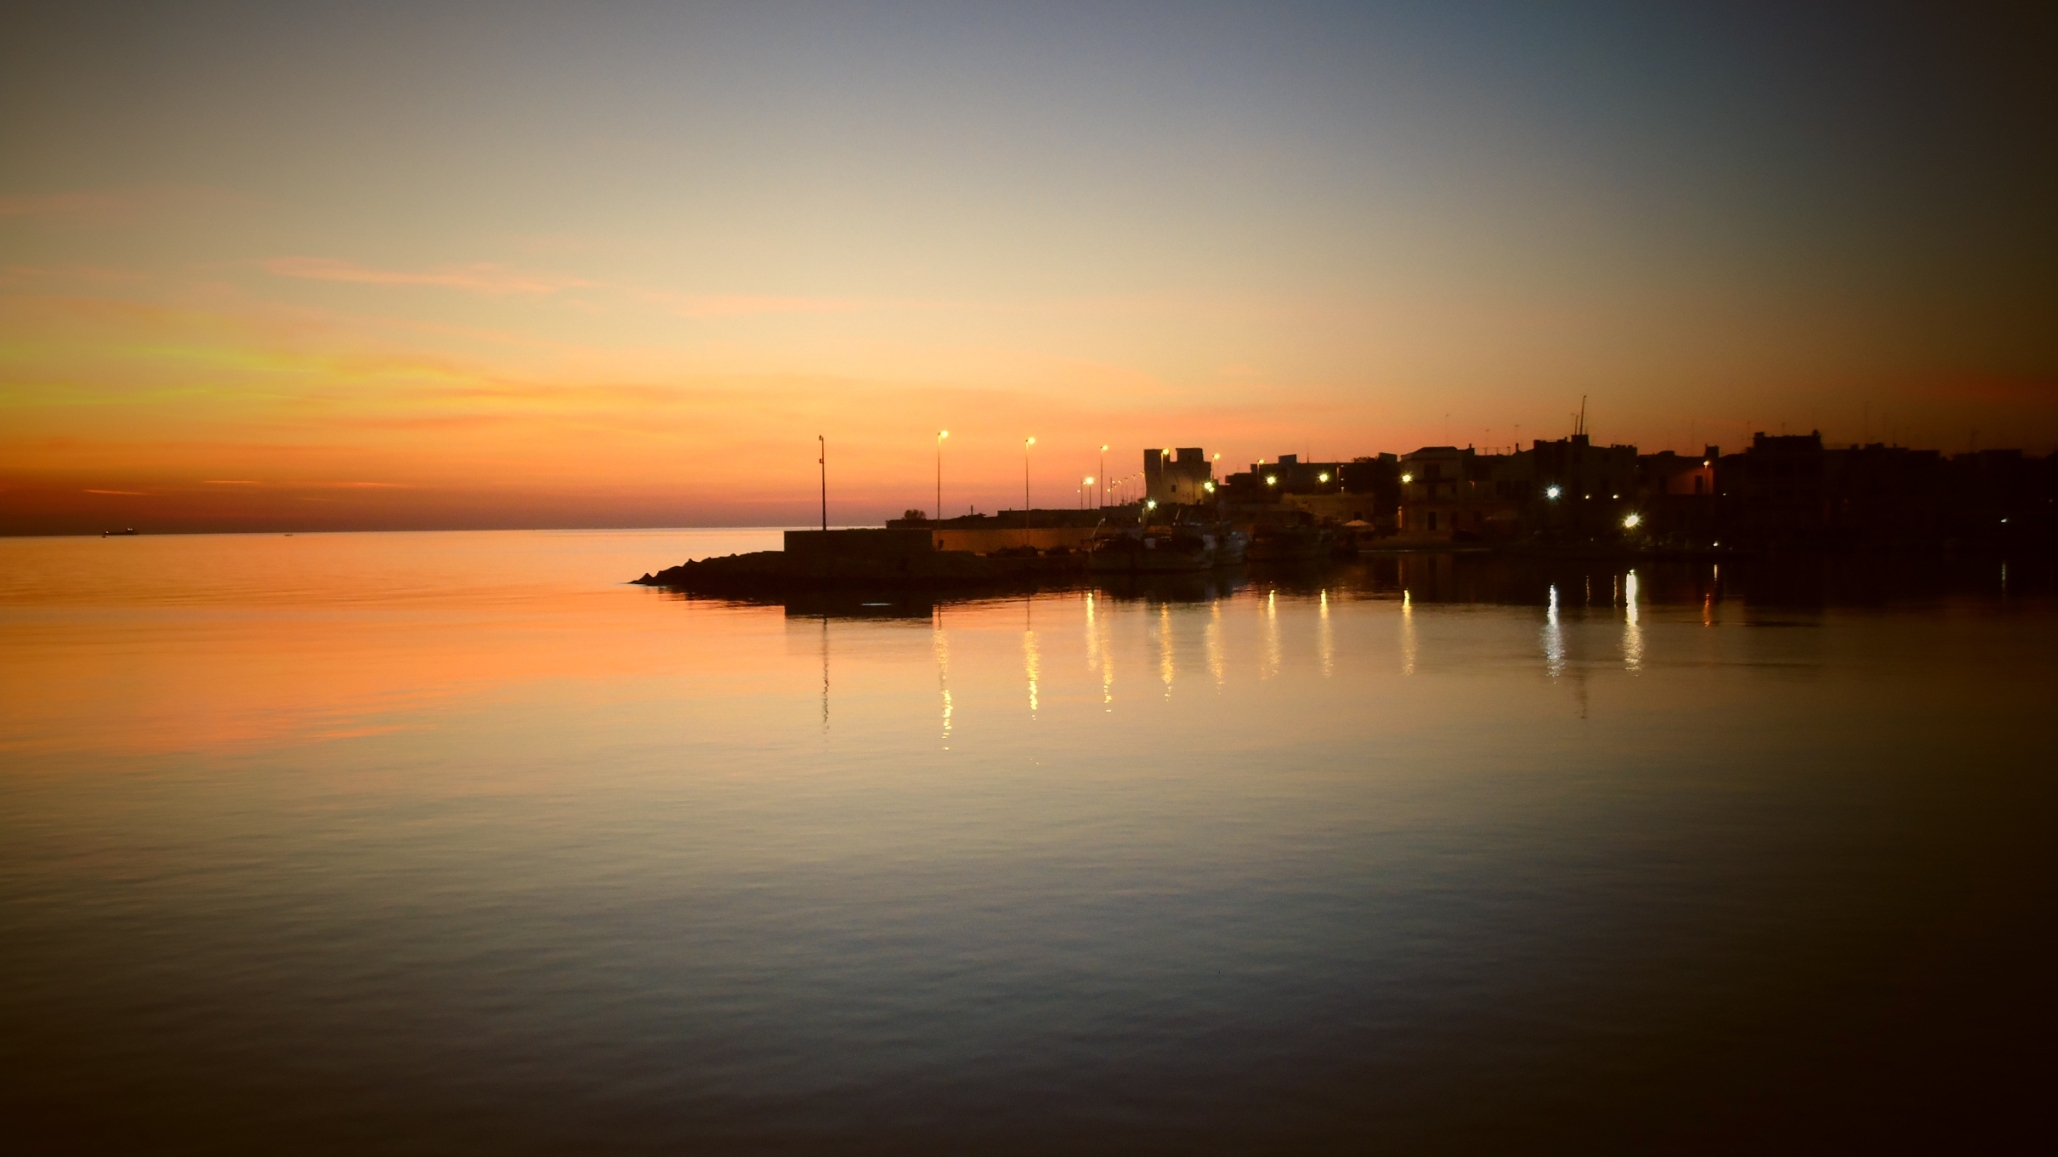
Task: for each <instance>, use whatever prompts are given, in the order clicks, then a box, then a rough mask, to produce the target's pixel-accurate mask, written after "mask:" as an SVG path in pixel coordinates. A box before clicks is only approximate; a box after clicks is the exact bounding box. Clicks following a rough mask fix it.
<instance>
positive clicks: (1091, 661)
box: [1086, 591, 1100, 671]
mask: <svg viewBox="0 0 2058 1157" xmlns="http://www.w3.org/2000/svg"><path fill="white" fill-rule="evenodd" d="M1099 667H1100V624H1099V623H1098V622H1096V621H1095V618H1094V606H1093V592H1092V591H1087V592H1086V669H1087V670H1089V671H1093V670H1098V669H1099Z"/></svg>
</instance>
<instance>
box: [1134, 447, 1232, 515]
mask: <svg viewBox="0 0 2058 1157" xmlns="http://www.w3.org/2000/svg"><path fill="white" fill-rule="evenodd" d="M1214 481H1215V464H1214V463H1212V462H1210V461H1209V460H1208V456H1207V455H1206V454H1205V453H1203V452H1202V450H1201V448H1200V447H1199V446H1181V447H1179V449H1177V450H1176V451H1175V450H1167V449H1152V450H1145V451H1144V452H1143V486H1144V495H1145V497H1148V498H1151V499H1154V500H1155V501H1156V502H1157V503H1158V505H1160V506H1181V505H1191V504H1193V503H1197V502H1211V501H1213V500H1214V497H1215V485H1214Z"/></svg>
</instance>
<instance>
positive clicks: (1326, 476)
mask: <svg viewBox="0 0 2058 1157" xmlns="http://www.w3.org/2000/svg"><path fill="white" fill-rule="evenodd" d="M1315 481H1317V482H1327V481H1329V471H1327V470H1324V471H1323V472H1322V473H1320V474H1317V475H1315Z"/></svg>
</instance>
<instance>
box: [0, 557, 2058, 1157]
mask: <svg viewBox="0 0 2058 1157" xmlns="http://www.w3.org/2000/svg"><path fill="white" fill-rule="evenodd" d="M775 540H776V536H775V534H774V533H773V532H769V531H644V532H591V533H585V532H582V533H570V532H567V533H460V534H391V535H376V534H367V535H302V536H295V537H283V536H281V537H269V536H220V537H216V536H194V537H165V538H148V537H145V538H135V539H108V540H100V539H17V540H0V662H4V668H0V692H4V694H0V1066H4V1082H0V1107H4V1108H5V1110H6V1112H7V1114H8V1116H9V1119H10V1120H11V1121H13V1122H14V1123H15V1127H16V1129H17V1136H20V1137H27V1138H33V1139H34V1145H35V1146H36V1151H49V1152H65V1151H97V1150H101V1149H105V1148H116V1149H127V1150H132V1151H139V1152H170V1151H193V1152H310V1151H317V1152H320V1151H329V1152H362V1151H367V1150H376V1151H381V1152H465V1151H490V1152H538V1151H549V1152H626V1151H645V1150H648V1151H666V1152H725V1151H759V1150H773V1151H811V1152H850V1151H854V1150H878V1151H894V1152H910V1151H930V1150H936V1149H947V1150H958V1151H981V1152H984V1151H1002V1150H1019V1151H1037V1152H1047V1151H1052V1150H1059V1149H1062V1150H1068V1151H1078V1150H1090V1151H1109V1152H1114V1151H1120V1152H1135V1151H1139V1150H1166V1151H1191V1150H1217V1151H1238V1152H1243V1151H1252V1150H1258V1149H1302V1150H1310V1149H1322V1148H1328V1147H1335V1148H1339V1149H1344V1150H1348V1151H1356V1152H1363V1151H1374V1152H1378V1151H1393V1152H1423V1151H1453V1152H1458V1151H1477V1150H1480V1149H1482V1148H1484V1149H1489V1150H1501V1151H1525V1150H1526V1151H1535V1150H1542V1149H1551V1150H1556V1149H1565V1150H1571V1149H1578V1150H1581V1151H1595V1150H1647V1149H1661V1150H1668V1151H1677V1150H1687V1149H1707V1150H1712V1151H1736V1150H1738V1149H1756V1150H1764V1149H1778V1150H1804V1149H1805V1150H1807V1151H1811V1152H1819V1151H1843V1150H1845V1149H1849V1148H1851V1147H1853V1146H1856V1145H1859V1144H1860V1143H1863V1144H1867V1145H1871V1144H1874V1143H1876V1142H1878V1141H1882V1140H1891V1141H1904V1142H1909V1143H1921V1144H1924V1145H1942V1146H1943V1147H1944V1148H1946V1149H1948V1148H1952V1147H1954V1146H1955V1145H1962V1144H1964V1143H1966V1142H1967V1141H1968V1140H1969V1139H1973V1138H1978V1139H1989V1138H1994V1137H1999V1136H2002V1135H2003V1134H2005V1133H2013V1132H2015V1131H2018V1130H2024V1129H2029V1130H2034V1129H2038V1128H2048V1126H2042V1125H2041V1124H2040V1122H2039V1114H2040V1112H2041V1110H2038V1109H2036V1106H2037V1105H2039V1104H2040V1103H2041V1100H2042V1098H2043V1097H2045V1096H2046V1095H2047V1091H2046V1088H2045V1084H2044V1080H2043V1078H2044V1076H2045V1075H2046V1074H2047V1071H2048V1069H2049V1067H2050V1066H2051V1064H2052V1061H2053V1057H2052V1047H2051V1045H2050V1044H2049V1043H2048V1042H2049V1041H2050V1040H2051V1039H2052V1037H2051V1036H2050V1035H2049V1034H2050V1030H2051V1028H2052V1027H2053V1017H2052V1015H2051V1000H2050V997H2049V996H2048V995H2047V992H2046V987H2047V983H2048V978H2049V976H2050V975H2051V970H2052V967H2053V965H2054V964H2058V954H2054V952H2053V951H2052V938H2051V933H2050V931H2049V930H2048V928H2047V925H2048V924H2049V915H2050V912H2051V911H2053V910H2058V904H2054V903H2053V901H2054V900H2058V896H2054V894H2053V887H2052V881H2053V879H2054V878H2058V873H2054V871H2053V868H2054V867H2058V864H2054V860H2058V854H2054V851H2053V847H2054V841H2053V840H2052V837H2051V835H2050V821H2051V820H2052V818H2053V811H2052V806H2051V805H2052V800H2053V792H2052V790H2051V786H2052V778H2053V776H2054V774H2058V773H2054V770H2053V769H2054V768H2058V726H2054V725H2053V722H2052V720H2053V718H2054V717H2058V716H2054V712H2053V709H2052V706H2051V704H2052V701H2053V691H2054V678H2053V675H2054V671H2058V667H2054V647H2058V615H2054V603H2053V598H2052V594H2053V590H2054V578H2053V574H2052V568H2051V564H2050V563H2049V562H2048V561H2043V562H2029V561H2016V562H2011V563H2007V564H2004V563H2002V562H2001V561H1999V560H1963V561H1959V562H1952V563H1948V564H1947V563H1921V564H1918V563H1911V562H1907V561H1905V560H1903V561H1878V560H1874V561H1872V562H1863V561H1858V562H1852V561H1845V562H1841V563H1835V564H1831V563H1824V562H1811V563H1792V564H1782V565H1778V566H1775V565H1773V564H1770V563H1758V564H1755V565H1746V564H1745V563H1742V562H1732V563H1724V564H1723V565H1722V566H1721V567H1720V568H1718V567H1716V566H1714V565H1712V564H1706V563H1703V564H1691V565H1689V564H1677V565H1673V566H1667V567H1652V566H1640V567H1637V568H1635V569H1631V568H1629V567H1628V566H1626V565H1624V566H1617V565H1610V564H1605V563H1592V564H1562V565H1559V566H1557V567H1555V568H1553V567H1544V566H1539V565H1535V564H1517V563H1507V562H1497V561H1494V560H1491V559H1469V558H1463V557H1455V558H1454V557H1449V556H1444V557H1433V556H1417V557H1409V558H1404V559H1384V560H1375V561H1370V562H1365V563H1354V564H1349V565H1339V566H1336V567H1332V568H1328V569H1323V570H1315V571H1309V572H1297V573H1287V574H1266V573H1262V572H1258V571H1252V572H1250V573H1248V574H1240V575H1224V576H1221V577H1219V578H1216V579H1211V580H1208V581H1203V582H1192V583H1183V584H1172V585H1169V586H1163V587H1155V588H1145V589H1131V590H1122V589H1105V590H1090V591H1089V590H1064V591H1049V592H1045V593H1042V594H1038V595H1035V596H1033V597H1027V596H1025V597H1014V598H1008V599H999V600H990V601H970V602H946V603H942V604H936V603H932V602H929V601H927V600H911V599H907V598H896V597H886V596H878V597H871V598H867V597H861V596H850V597H841V598H837V599H833V600H801V601H797V602H795V603H793V604H792V605H781V604H768V605H763V606H748V605H736V604H728V603H720V602H710V601H696V600H691V599H686V598H683V597H680V596H677V595H672V594H668V593H666V592H660V591H654V590H648V589H645V588H641V587H636V586H630V585H625V584H624V583H623V581H622V580H624V579H627V578H630V577H633V576H635V575H637V574H641V573H643V572H645V571H650V570H655V569H658V568H659V567H661V566H664V565H669V564H671V563H674V562H678V561H681V560H682V559H684V558H687V557H691V556H701V555H706V554H710V553H728V552H730V551H734V550H747V549H757V548H761V547H764V546H769V545H773V544H774V543H775ZM2011 567H2012V568H2013V569H2012V572H2011V571H2010V569H2009V568H2011Z"/></svg>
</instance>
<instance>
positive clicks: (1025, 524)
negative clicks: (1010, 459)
mask: <svg viewBox="0 0 2058 1157" xmlns="http://www.w3.org/2000/svg"><path fill="white" fill-rule="evenodd" d="M1034 445H1036V439H1035V438H1034V437H1033V436H1032V437H1028V438H1024V439H1022V529H1023V530H1027V529H1029V447H1031V446H1034Z"/></svg>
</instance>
